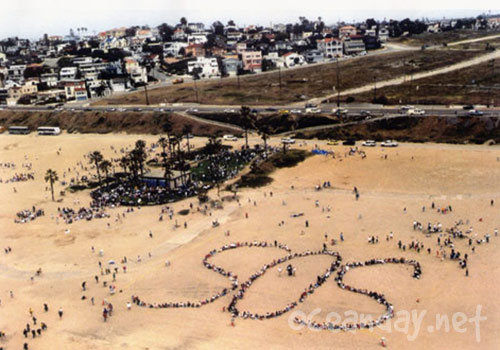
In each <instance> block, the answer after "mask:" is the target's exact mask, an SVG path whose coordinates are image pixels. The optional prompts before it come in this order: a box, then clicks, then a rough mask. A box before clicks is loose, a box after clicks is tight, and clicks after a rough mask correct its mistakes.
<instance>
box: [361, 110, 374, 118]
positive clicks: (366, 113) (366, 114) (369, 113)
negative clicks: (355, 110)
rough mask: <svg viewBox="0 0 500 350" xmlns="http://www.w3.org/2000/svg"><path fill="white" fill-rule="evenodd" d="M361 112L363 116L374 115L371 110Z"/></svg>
mask: <svg viewBox="0 0 500 350" xmlns="http://www.w3.org/2000/svg"><path fill="white" fill-rule="evenodd" d="M360 114H361V116H362V117H371V116H372V112H370V111H361V113H360Z"/></svg>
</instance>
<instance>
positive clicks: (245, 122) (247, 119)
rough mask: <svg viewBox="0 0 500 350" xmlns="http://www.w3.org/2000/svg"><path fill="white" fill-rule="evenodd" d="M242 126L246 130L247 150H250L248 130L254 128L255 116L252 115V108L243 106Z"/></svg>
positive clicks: (241, 112)
mask: <svg viewBox="0 0 500 350" xmlns="http://www.w3.org/2000/svg"><path fill="white" fill-rule="evenodd" d="M240 116H241V124H242V126H243V129H244V130H245V148H246V149H248V130H249V129H250V128H253V127H254V118H253V117H254V116H253V114H252V113H251V110H250V107H247V106H241V109H240Z"/></svg>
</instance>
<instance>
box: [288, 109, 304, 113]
mask: <svg viewBox="0 0 500 350" xmlns="http://www.w3.org/2000/svg"><path fill="white" fill-rule="evenodd" d="M290 113H292V114H302V111H301V110H300V109H292V110H291V111H290Z"/></svg>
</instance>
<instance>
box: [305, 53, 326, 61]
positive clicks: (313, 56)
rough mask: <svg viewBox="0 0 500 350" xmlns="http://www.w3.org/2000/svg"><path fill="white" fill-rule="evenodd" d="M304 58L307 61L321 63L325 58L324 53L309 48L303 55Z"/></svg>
mask: <svg viewBox="0 0 500 350" xmlns="http://www.w3.org/2000/svg"><path fill="white" fill-rule="evenodd" d="M305 59H306V62H307V63H321V62H323V61H324V60H325V55H324V54H323V51H320V50H309V51H307V53H306V55H305Z"/></svg>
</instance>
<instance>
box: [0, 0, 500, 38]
mask: <svg viewBox="0 0 500 350" xmlns="http://www.w3.org/2000/svg"><path fill="white" fill-rule="evenodd" d="M2 2H4V3H2V5H1V8H0V38H6V37H11V36H18V37H23V38H29V39H38V38H41V37H42V36H43V34H44V33H47V34H49V35H66V34H68V33H69V29H70V28H74V29H76V28H78V27H86V28H88V32H89V34H93V33H94V32H96V33H98V32H100V31H103V30H106V29H111V28H114V27H121V26H132V25H149V26H157V25H159V24H161V23H164V22H166V23H168V24H176V23H178V22H179V19H180V18H181V17H183V16H184V17H186V18H187V19H188V21H190V22H203V23H205V24H206V25H210V24H211V23H213V22H214V21H215V20H220V21H221V22H223V23H227V21H228V20H229V19H233V20H234V21H235V22H236V24H237V25H248V24H260V25H269V24H270V23H290V22H296V21H297V20H298V17H299V16H305V17H307V18H308V19H317V18H318V17H319V16H321V17H322V19H323V21H324V22H325V23H326V24H333V23H336V22H338V21H345V22H352V21H353V20H364V19H366V18H375V19H379V20H382V19H384V18H387V19H391V18H392V19H403V18H406V17H409V18H412V19H416V18H423V17H426V18H433V19H438V18H443V17H447V18H450V17H463V16H477V15H479V14H481V13H488V12H489V11H491V13H500V2H498V1H493V0H474V1H470V0H420V1H418V2H416V1H411V2H410V1H405V0H399V1H395V0H356V1H350V2H342V1H335V0H314V1H311V2H310V3H309V2H308V1H307V0H251V1H241V0H85V1H68V0H45V1H40V0H7V1H2ZM75 32H76V30H75Z"/></svg>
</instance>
